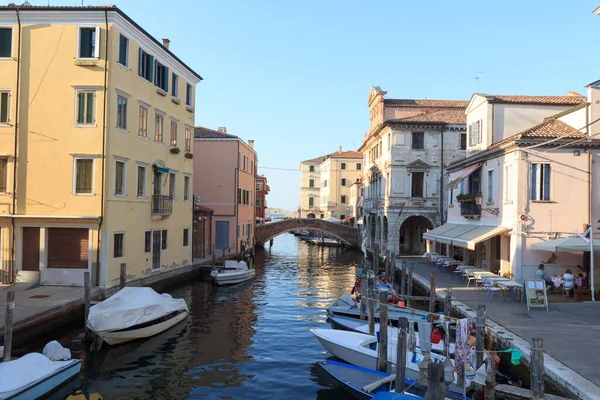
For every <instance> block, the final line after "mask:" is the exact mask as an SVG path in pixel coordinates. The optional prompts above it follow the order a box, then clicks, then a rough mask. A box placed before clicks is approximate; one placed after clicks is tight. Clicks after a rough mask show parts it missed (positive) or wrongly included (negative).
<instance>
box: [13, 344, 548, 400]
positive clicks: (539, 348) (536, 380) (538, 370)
mask: <svg viewBox="0 0 600 400" xmlns="http://www.w3.org/2000/svg"><path fill="white" fill-rule="evenodd" d="M5 351H6V349H5ZM545 398H546V395H545V393H544V341H543V339H542V338H533V339H531V399H532V400H542V399H545Z"/></svg>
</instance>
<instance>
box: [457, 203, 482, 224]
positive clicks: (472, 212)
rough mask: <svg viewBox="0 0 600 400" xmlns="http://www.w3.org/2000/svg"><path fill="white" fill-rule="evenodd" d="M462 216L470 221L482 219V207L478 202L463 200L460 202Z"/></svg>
mask: <svg viewBox="0 0 600 400" xmlns="http://www.w3.org/2000/svg"><path fill="white" fill-rule="evenodd" d="M459 204H460V215H462V216H463V217H465V218H468V219H479V218H481V205H480V204H477V200H475V199H470V200H462V201H460V203H459Z"/></svg>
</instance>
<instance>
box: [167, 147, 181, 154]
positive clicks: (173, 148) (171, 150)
mask: <svg viewBox="0 0 600 400" xmlns="http://www.w3.org/2000/svg"><path fill="white" fill-rule="evenodd" d="M169 151H170V152H171V153H173V154H179V153H180V152H181V150H179V147H171V149H170V150H169Z"/></svg>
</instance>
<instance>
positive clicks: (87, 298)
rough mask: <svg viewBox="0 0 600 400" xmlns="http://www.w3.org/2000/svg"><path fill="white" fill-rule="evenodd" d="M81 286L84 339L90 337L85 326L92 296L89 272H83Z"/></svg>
mask: <svg viewBox="0 0 600 400" xmlns="http://www.w3.org/2000/svg"><path fill="white" fill-rule="evenodd" d="M83 287H84V302H85V303H84V304H85V314H84V321H83V326H84V327H85V339H86V340H87V339H89V338H90V330H89V329H88V327H87V320H88V315H90V302H91V296H92V282H91V281H90V273H89V272H84V273H83Z"/></svg>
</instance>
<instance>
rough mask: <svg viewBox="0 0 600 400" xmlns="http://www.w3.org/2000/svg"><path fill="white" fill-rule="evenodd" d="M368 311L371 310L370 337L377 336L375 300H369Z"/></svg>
mask: <svg viewBox="0 0 600 400" xmlns="http://www.w3.org/2000/svg"><path fill="white" fill-rule="evenodd" d="M367 309H368V310H369V335H375V305H374V304H373V300H371V299H368V300H367Z"/></svg>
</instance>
